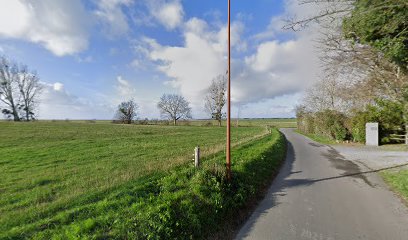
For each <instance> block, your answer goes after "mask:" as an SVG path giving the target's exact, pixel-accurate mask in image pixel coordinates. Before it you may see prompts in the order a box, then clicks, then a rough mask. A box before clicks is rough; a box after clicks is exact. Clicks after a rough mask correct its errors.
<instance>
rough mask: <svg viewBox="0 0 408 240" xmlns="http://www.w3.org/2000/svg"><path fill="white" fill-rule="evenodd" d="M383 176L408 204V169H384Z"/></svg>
mask: <svg viewBox="0 0 408 240" xmlns="http://www.w3.org/2000/svg"><path fill="white" fill-rule="evenodd" d="M381 176H382V177H383V178H384V180H385V182H386V183H387V184H389V185H390V186H391V188H392V190H394V191H395V192H396V193H397V194H398V195H399V196H401V198H402V199H404V200H405V203H406V204H408V169H403V170H399V171H383V172H381Z"/></svg>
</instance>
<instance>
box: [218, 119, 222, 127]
mask: <svg viewBox="0 0 408 240" xmlns="http://www.w3.org/2000/svg"><path fill="white" fill-rule="evenodd" d="M218 126H219V127H221V126H222V120H221V119H219V120H218Z"/></svg>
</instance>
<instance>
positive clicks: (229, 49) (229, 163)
mask: <svg viewBox="0 0 408 240" xmlns="http://www.w3.org/2000/svg"><path fill="white" fill-rule="evenodd" d="M227 91H228V93H227V98H228V99H227V152H226V155H227V156H226V158H227V179H228V180H231V0H228V90H227Z"/></svg>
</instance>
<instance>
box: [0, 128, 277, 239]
mask: <svg viewBox="0 0 408 240" xmlns="http://www.w3.org/2000/svg"><path fill="white" fill-rule="evenodd" d="M265 130H266V129H265V127H243V128H233V132H232V141H233V143H234V144H235V145H237V144H240V147H238V148H239V149H240V148H243V146H246V145H248V144H251V143H252V142H254V141H251V140H253V139H260V138H261V139H264V137H263V138H262V136H264V135H265V134H266V132H265ZM275 135H276V133H275ZM274 141H276V136H275V140H274ZM224 142H225V129H224V128H218V127H193V126H191V127H172V126H166V127H161V126H135V125H129V126H127V125H113V124H109V123H104V124H90V123H68V122H53V123H50V122H37V123H12V122H1V123H0V173H1V178H0V238H24V237H28V238H33V237H34V238H35V237H37V238H40V239H44V238H50V237H58V236H59V237H62V238H76V237H80V236H83V237H91V238H94V237H100V238H105V237H110V238H115V237H117V236H122V237H129V236H132V234H135V231H136V229H134V230H135V231H131V232H128V231H130V230H127V229H125V228H123V227H124V226H126V228H129V227H130V225H129V224H133V225H134V224H135V222H132V219H133V220H134V221H136V220H135V219H134V218H132V217H131V216H128V215H127V214H129V212H132V211H136V210H140V211H142V212H145V213H149V212H154V211H149V209H151V207H152V206H155V205H154V204H146V202H149V201H153V200H154V199H160V198H157V196H158V195H160V193H161V192H162V191H163V187H164V186H165V185H166V184H163V181H168V180H165V179H168V178H166V177H168V176H172V174H173V175H174V174H175V173H172V172H174V171H175V169H178V168H180V167H182V168H183V167H186V166H187V165H186V164H187V163H189V162H190V161H191V159H192V152H193V151H192V150H193V148H194V147H195V146H196V145H200V146H201V148H202V149H203V155H204V156H206V157H207V160H206V161H207V164H208V163H209V162H211V161H212V162H214V163H217V162H218V164H222V162H223V161H222V159H221V158H222V154H218V155H217V154H216V153H217V152H220V151H222V150H223V148H224ZM256 142H262V140H258V141H256ZM243 149H245V148H243ZM255 149H257V148H255ZM258 149H262V148H261V147H260V146H259V148H258ZM261 152H262V151H260V153H259V154H261ZM242 154H243V155H242V158H244V157H250V155H248V153H247V154H245V153H242ZM217 159H218V160H217ZM188 165H191V164H188ZM211 166H215V165H211ZM236 166H239V165H236ZM211 168H213V167H211ZM188 169H189V167H187V170H183V171H184V172H182V173H176V176H177V177H176V178H175V179H174V182H169V183H168V185H166V186H167V187H171V188H173V187H176V188H177V184H178V183H180V181H181V182H182V181H183V179H185V178H187V179H189V176H190V177H191V176H195V174H196V173H194V174H193V175H191V174H190V173H186V172H185V171H187V172H188V171H189V170H188ZM236 170H238V169H236ZM203 171H204V170H203ZM211 171H212V170H211ZM186 174H187V175H186ZM197 174H199V173H197ZM203 174H208V173H203ZM163 179H164V180H163ZM205 180H207V179H205ZM189 181H190V180H189ZM214 184H215V185H214V186H216V185H217V184H216V183H214ZM210 185H211V184H210ZM214 186H213V185H211V187H214ZM197 187H199V186H197ZM186 191H187V190H186ZM171 192H174V191H171ZM179 194H181V193H179ZM152 199H153V200H152ZM135 204H136V205H135ZM138 204H139V205H140V204H142V205H143V207H136V206H139V205H138ZM186 206H189V205H188V204H187V205H186ZM190 207H191V206H190ZM132 209H133V210H132ZM140 211H136V212H133V213H135V214H136V213H139V214H140V213H141V212H140ZM159 215H160V214H159ZM123 216H128V217H129V218H126V219H124V218H123ZM155 216H157V215H155ZM150 217H151V216H146V215H144V217H141V218H138V219H137V222H138V223H143V222H148V221H147V220H148V219H149V218H150ZM164 217H165V216H164ZM145 218H146V219H145ZM129 219H130V220H129ZM129 221H130V222H129ZM121 224H122V225H123V226H122V225H121ZM121 226H122V227H121ZM145 227H146V226H145ZM151 228H152V226H148V227H146V228H143V229H144V230H146V229H147V230H146V231H147V232H145V235H141V236H142V237H143V236H150V235H149V234H152V232H160V231H161V230H160V229H155V228H154V227H153V230H154V231H153V230H152V229H151ZM157 228H160V226H157ZM149 229H150V230H149ZM149 231H150V232H149ZM136 232H139V233H140V232H142V233H143V231H141V230H140V229H139V230H138V231H136ZM166 234H168V232H166ZM190 234H191V232H190ZM166 236H167V235H166ZM135 237H140V236H136V235H135Z"/></svg>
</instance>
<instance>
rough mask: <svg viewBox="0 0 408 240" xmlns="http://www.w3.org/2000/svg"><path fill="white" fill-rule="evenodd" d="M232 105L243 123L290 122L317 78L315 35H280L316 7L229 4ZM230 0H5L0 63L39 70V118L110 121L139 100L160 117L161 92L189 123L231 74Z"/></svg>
mask: <svg viewBox="0 0 408 240" xmlns="http://www.w3.org/2000/svg"><path fill="white" fill-rule="evenodd" d="M232 2H233V7H232V11H233V14H232V43H233V67H232V77H233V78H232V81H233V83H232V100H233V104H234V108H233V111H234V113H233V116H236V112H237V111H236V106H242V107H241V117H292V116H294V107H295V105H296V103H297V101H298V100H299V98H300V97H301V95H302V91H304V89H305V88H306V87H307V86H309V85H310V84H311V83H312V82H313V81H315V79H316V78H317V75H318V62H317V53H316V50H315V49H314V48H313V46H314V45H315V42H314V37H315V36H316V34H315V33H314V31H313V30H312V29H307V30H305V31H301V32H296V33H294V32H291V31H285V30H282V27H283V25H284V24H285V22H284V20H285V19H288V17H289V16H293V15H296V16H308V15H310V14H312V11H313V9H305V7H304V6H298V5H297V3H296V2H295V0H256V1H253V0H232ZM226 24H227V0H225V1H224V0H88V1H85V0H83V1H81V0H70V1H66V0H36V1H34V0H0V55H6V56H8V57H9V58H12V59H14V60H15V61H17V62H21V63H24V64H27V65H28V66H29V67H30V68H31V69H35V70H36V71H37V72H38V73H39V76H40V77H41V80H42V81H43V82H44V84H45V88H44V91H43V93H42V96H41V104H40V107H39V110H40V112H39V117H40V118H43V119H65V118H69V119H111V118H112V116H113V113H114V109H115V106H116V105H117V104H118V103H120V102H121V101H123V100H128V99H130V98H134V99H135V101H136V102H137V103H138V104H139V106H140V111H139V112H140V117H142V118H144V117H149V118H158V117H159V116H160V115H159V111H158V110H157V108H156V103H157V101H158V99H159V98H160V96H161V95H162V94H163V93H179V94H182V95H183V96H185V97H186V98H187V99H188V100H189V101H190V102H191V104H192V107H193V116H194V117H196V118H203V117H206V114H205V112H204V110H203V105H204V103H203V101H202V99H203V95H204V94H205V90H206V89H207V88H208V86H209V84H210V82H211V80H212V78H214V77H216V76H217V75H219V74H225V72H226V68H227V65H226V64H227V61H226V55H227V31H226V27H227V25H226Z"/></svg>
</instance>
